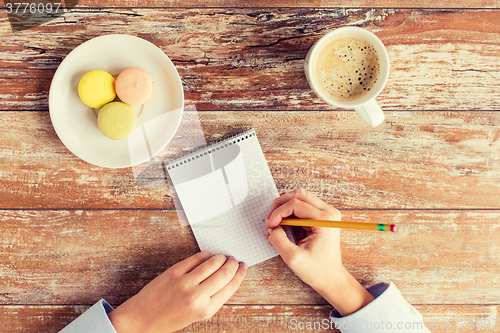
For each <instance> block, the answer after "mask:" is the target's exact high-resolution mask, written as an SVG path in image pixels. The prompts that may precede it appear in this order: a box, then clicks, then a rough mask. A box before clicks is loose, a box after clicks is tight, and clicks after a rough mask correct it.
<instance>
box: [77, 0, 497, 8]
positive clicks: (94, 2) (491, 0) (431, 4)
mask: <svg viewBox="0 0 500 333" xmlns="http://www.w3.org/2000/svg"><path fill="white" fill-rule="evenodd" d="M345 5H346V3H345V2H344V1H342V0H334V1H331V0H307V1H300V2H299V1H292V0H278V1H276V2H273V3H272V4H268V5H267V6H266V4H265V3H263V2H261V1H256V0H250V1H244V2H243V1H240V0H211V1H201V0H186V1H179V0H168V1H165V0H162V1H157V0H143V1H138V0H117V1H98V0H80V1H79V2H78V7H161V6H166V7H266V8H269V7H345ZM349 6H350V7H391V8H398V7H415V8H420V7H421V8H500V2H499V1H498V0H479V1H477V0H476V1H473V2H472V1H465V0H457V1H455V0H441V1H431V0H422V1H418V2H415V1H410V0H383V1H381V0H376V1H375V0H370V1H367V0H353V1H349Z"/></svg>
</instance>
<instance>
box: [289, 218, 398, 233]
mask: <svg viewBox="0 0 500 333" xmlns="http://www.w3.org/2000/svg"><path fill="white" fill-rule="evenodd" d="M280 224H281V225H292V226H300V227H326V228H343V229H360V230H379V231H391V232H396V231H398V227H397V226H396V225H395V224H382V223H365V222H348V221H327V220H313V219H283V220H282V221H281V223H280Z"/></svg>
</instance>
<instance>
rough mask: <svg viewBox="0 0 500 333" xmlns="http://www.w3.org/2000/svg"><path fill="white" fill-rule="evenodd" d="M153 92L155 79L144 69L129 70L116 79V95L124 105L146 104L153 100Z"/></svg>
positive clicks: (133, 68)
mask: <svg viewBox="0 0 500 333" xmlns="http://www.w3.org/2000/svg"><path fill="white" fill-rule="evenodd" d="M153 91H154V82H153V78H152V77H151V75H149V73H148V72H146V71H145V70H144V69H141V68H135V67H132V68H127V69H125V70H123V71H122V72H121V73H120V75H118V77H117V78H116V94H117V95H118V98H120V100H121V101H122V102H124V103H127V104H130V105H141V104H144V103H146V102H147V101H148V100H149V99H150V98H151V96H152V95H153Z"/></svg>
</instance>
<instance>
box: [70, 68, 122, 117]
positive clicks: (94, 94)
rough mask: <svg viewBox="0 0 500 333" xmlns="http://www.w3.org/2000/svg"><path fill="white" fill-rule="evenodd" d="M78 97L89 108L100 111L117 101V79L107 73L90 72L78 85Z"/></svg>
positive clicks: (99, 71)
mask: <svg viewBox="0 0 500 333" xmlns="http://www.w3.org/2000/svg"><path fill="white" fill-rule="evenodd" d="M78 95H80V99H81V100H82V102H83V103H85V104H86V105H87V106H90V107H91V108H94V109H100V108H102V107H103V106H104V105H105V104H107V103H109V102H111V101H112V100H114V99H115V97H116V92H115V79H114V78H113V76H111V74H109V73H108V72H105V71H101V70H95V71H91V72H88V73H87V74H85V75H84V76H83V77H82V78H81V79H80V82H79V83H78Z"/></svg>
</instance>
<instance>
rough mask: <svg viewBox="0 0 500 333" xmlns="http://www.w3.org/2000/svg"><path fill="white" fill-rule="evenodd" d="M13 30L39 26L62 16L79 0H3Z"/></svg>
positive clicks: (17, 30)
mask: <svg viewBox="0 0 500 333" xmlns="http://www.w3.org/2000/svg"><path fill="white" fill-rule="evenodd" d="M3 3H4V9H5V11H6V12H7V16H8V18H9V22H10V27H11V28H12V32H19V31H22V30H26V29H29V28H33V27H37V26H39V25H41V24H44V23H46V22H49V21H51V20H53V19H55V18H58V17H60V16H62V15H63V14H64V13H66V12H68V11H70V10H71V9H72V8H73V7H75V6H76V5H77V4H78V0H3Z"/></svg>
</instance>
